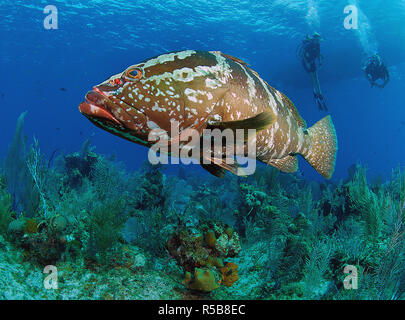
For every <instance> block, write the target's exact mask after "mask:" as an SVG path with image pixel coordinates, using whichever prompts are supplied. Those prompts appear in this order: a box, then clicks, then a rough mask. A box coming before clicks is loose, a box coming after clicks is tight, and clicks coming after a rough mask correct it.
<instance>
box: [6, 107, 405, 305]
mask: <svg viewBox="0 0 405 320" xmlns="http://www.w3.org/2000/svg"><path fill="white" fill-rule="evenodd" d="M23 120H24V115H22V116H21V117H20V118H19V120H18V123H17V128H16V132H15V138H14V140H13V143H12V144H11V146H10V150H9V155H8V160H7V161H5V162H4V165H3V167H2V170H1V175H0V249H1V250H0V279H1V281H0V299H184V298H187V299H191V298H193V299H194V298H195V299H198V298H199V297H202V298H204V299H381V300H385V299H404V298H405V269H404V265H405V241H404V234H405V229H404V228H405V174H404V170H403V168H397V169H395V170H393V172H392V176H391V177H390V178H388V180H387V181H384V180H383V179H381V178H378V179H374V180H373V179H372V177H369V176H368V174H367V170H366V168H365V167H364V166H362V165H356V166H353V167H352V168H351V170H350V172H349V176H348V178H347V179H346V180H344V181H338V182H325V183H322V184H318V183H315V182H313V181H306V180H305V179H304V178H303V177H302V176H300V175H299V174H296V175H291V174H281V173H279V172H278V171H277V170H275V169H272V168H269V167H264V166H259V167H258V168H257V171H256V173H255V174H254V175H252V176H249V177H248V178H239V177H235V176H226V177H225V178H224V179H216V178H214V177H207V176H203V175H202V176H199V175H198V174H196V173H193V172H192V168H190V170H191V172H189V171H187V174H185V172H184V171H181V172H180V173H181V176H180V177H177V176H175V175H170V174H166V173H165V171H164V170H163V169H164V167H162V166H151V165H149V164H146V165H144V166H143V167H142V168H141V170H139V171H132V172H129V171H127V170H126V169H125V168H124V167H123V166H122V165H121V164H120V163H118V162H116V161H115V160H113V159H112V158H111V157H107V156H104V155H101V154H98V153H96V152H95V151H94V148H92V147H91V143H90V140H89V139H88V140H86V141H85V142H84V143H83V146H82V148H81V150H80V152H75V153H72V154H59V155H57V157H56V158H55V161H53V162H52V161H50V160H48V161H46V159H45V158H44V157H43V155H42V154H41V152H40V148H39V142H38V141H34V143H33V144H32V145H31V147H30V148H28V149H27V148H26V140H25V139H24V138H23ZM12 157H15V159H16V160H15V162H13V161H11V160H10V159H12ZM16 165H19V166H21V167H20V169H19V170H18V168H17V167H16ZM369 181H372V183H370V182H369ZM47 265H53V266H56V267H57V270H58V282H59V289H58V290H47V289H45V288H44V286H43V280H44V277H45V275H44V274H43V270H44V267H45V266H47ZM347 266H350V267H351V268H356V269H357V272H358V284H359V286H358V289H357V290H348V289H346V288H345V285H344V280H345V277H346V276H347V274H346V273H345V272H344V270H345V267H347Z"/></svg>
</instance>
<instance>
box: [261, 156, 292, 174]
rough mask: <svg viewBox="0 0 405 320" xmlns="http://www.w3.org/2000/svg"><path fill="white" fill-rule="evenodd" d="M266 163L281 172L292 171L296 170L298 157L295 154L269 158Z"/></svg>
mask: <svg viewBox="0 0 405 320" xmlns="http://www.w3.org/2000/svg"><path fill="white" fill-rule="evenodd" d="M266 163H267V164H268V165H271V166H273V167H275V168H277V169H279V170H280V171H282V172H288V173H292V172H295V171H297V170H298V159H297V157H296V156H295V155H291V156H286V157H284V158H281V159H270V160H269V161H267V162H266Z"/></svg>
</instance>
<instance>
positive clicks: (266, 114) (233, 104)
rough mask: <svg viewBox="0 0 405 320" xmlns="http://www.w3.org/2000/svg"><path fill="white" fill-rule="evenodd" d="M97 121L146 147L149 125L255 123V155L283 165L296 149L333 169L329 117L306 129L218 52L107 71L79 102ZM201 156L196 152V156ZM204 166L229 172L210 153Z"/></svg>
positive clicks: (288, 167)
mask: <svg viewBox="0 0 405 320" xmlns="http://www.w3.org/2000/svg"><path fill="white" fill-rule="evenodd" d="M79 109H80V112H81V113H82V114H84V115H85V116H86V117H87V118H88V119H89V120H90V121H92V122H93V123H94V124H95V125H97V126H99V127H101V128H103V129H105V130H107V131H109V132H111V133H113V134H115V135H117V136H120V137H122V138H124V139H127V140H130V141H133V142H135V143H138V144H142V145H145V146H149V147H150V146H151V145H153V144H154V143H155V141H148V135H149V133H150V132H151V131H152V130H156V129H159V130H160V131H159V132H161V135H160V137H157V138H156V140H157V139H158V138H162V137H167V138H168V139H169V142H170V141H179V140H180V139H179V137H178V136H177V137H176V136H172V133H171V131H170V127H171V123H172V122H175V123H179V128H178V132H180V135H181V134H182V133H184V132H188V131H189V129H196V130H198V131H199V132H200V134H202V131H203V130H204V129H205V128H211V129H212V128H220V129H227V128H231V129H237V128H240V129H256V130H257V132H256V135H255V136H254V137H250V136H249V138H248V139H249V141H247V144H248V143H249V142H252V141H255V142H256V154H257V156H256V158H257V159H258V160H260V161H262V162H264V163H267V164H269V165H272V166H274V167H276V168H278V169H280V170H281V171H284V172H294V171H296V170H297V168H298V162H297V157H296V155H298V154H300V155H302V156H303V157H304V158H305V159H306V160H307V161H308V162H309V163H310V164H311V165H312V166H313V167H314V168H315V170H317V171H318V172H319V173H320V174H321V175H323V176H324V177H326V178H330V177H331V176H332V174H333V171H334V166H335V160H336V152H337V138H336V132H335V129H334V126H333V123H332V120H331V118H330V116H327V117H325V118H323V119H322V120H320V121H318V122H317V123H316V124H315V125H314V126H312V127H310V128H306V123H305V121H304V120H303V119H302V117H301V116H300V114H299V112H298V111H297V109H296V108H295V106H294V104H293V103H292V102H291V101H290V100H289V99H288V98H287V97H286V96H285V95H284V94H283V93H281V92H279V91H278V90H276V89H274V88H273V87H271V86H269V85H268V84H267V83H266V82H265V81H264V80H263V79H261V78H260V76H259V75H258V74H257V73H256V72H255V71H253V70H252V69H250V68H249V67H248V66H247V65H246V64H245V63H244V62H243V61H241V60H239V59H237V58H234V57H232V56H229V55H225V54H223V53H221V52H216V51H215V52H214V51H213V52H205V51H193V50H187V51H179V52H172V53H167V54H163V55H160V56H158V57H154V58H151V59H148V60H145V61H143V62H141V63H139V64H135V65H133V66H130V67H128V68H127V69H126V70H124V71H123V72H122V73H119V74H117V75H114V76H112V77H110V78H109V79H108V80H107V81H105V82H103V83H101V84H100V85H98V86H95V87H94V88H93V91H90V92H88V93H87V95H86V101H85V102H82V103H81V104H80V106H79ZM200 160H201V159H200ZM203 167H204V168H205V169H207V170H208V171H210V172H211V173H213V174H215V175H217V176H223V173H224V170H230V171H232V172H235V171H234V170H233V168H232V167H231V166H227V165H225V164H224V163H221V162H219V161H218V159H216V160H215V161H213V163H212V165H210V166H203Z"/></svg>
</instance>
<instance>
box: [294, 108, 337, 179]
mask: <svg viewBox="0 0 405 320" xmlns="http://www.w3.org/2000/svg"><path fill="white" fill-rule="evenodd" d="M307 139H308V141H309V142H308V143H309V148H308V150H307V151H306V152H305V154H302V156H303V157H304V158H305V160H307V161H308V163H309V164H310V165H311V166H312V167H313V168H314V169H315V170H316V171H318V172H319V173H320V174H321V175H322V176H324V177H325V178H326V179H330V178H331V177H332V174H333V172H334V170H335V162H336V153H337V149H338V143H337V137H336V131H335V127H334V125H333V122H332V118H331V117H330V116H327V117H325V118H323V119H321V120H319V121H318V122H317V123H315V124H314V125H313V126H312V127H311V128H308V136H307Z"/></svg>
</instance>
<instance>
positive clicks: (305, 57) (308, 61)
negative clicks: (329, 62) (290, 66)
mask: <svg viewBox="0 0 405 320" xmlns="http://www.w3.org/2000/svg"><path fill="white" fill-rule="evenodd" d="M298 54H299V56H300V57H301V61H302V65H303V66H304V69H305V71H306V72H307V73H308V74H309V77H310V80H311V84H312V90H313V93H314V98H315V100H316V102H317V104H318V107H319V109H320V110H328V108H327V106H326V103H325V101H324V99H323V95H322V92H321V87H320V85H319V79H318V72H317V60H318V64H319V66H321V65H322V61H321V59H322V56H321V45H320V42H319V39H317V38H315V37H312V38H311V37H307V38H306V39H304V40H303V41H302V44H301V47H300V49H299V53H298Z"/></svg>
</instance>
